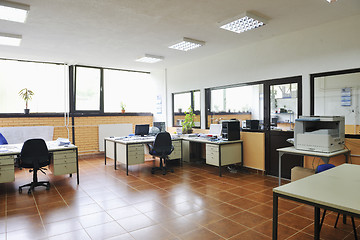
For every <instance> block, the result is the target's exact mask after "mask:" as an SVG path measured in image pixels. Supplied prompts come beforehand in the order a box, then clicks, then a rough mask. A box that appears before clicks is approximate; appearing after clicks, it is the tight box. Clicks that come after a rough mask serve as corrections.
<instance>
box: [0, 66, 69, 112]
mask: <svg viewBox="0 0 360 240" xmlns="http://www.w3.org/2000/svg"><path fill="white" fill-rule="evenodd" d="M0 69H1V71H0V86H2V87H1V88H0V113H23V112H24V109H25V102H24V100H22V99H21V98H20V96H19V94H18V93H19V91H20V90H21V89H23V88H27V89H30V90H31V91H33V92H34V95H33V97H32V100H30V101H29V106H28V108H29V109H30V113H44V112H47V113H50V112H51V113H53V112H64V111H66V109H67V108H68V106H67V105H65V99H66V97H65V96H66V94H67V89H66V87H65V86H66V84H65V83H67V78H65V76H66V71H67V67H65V66H64V65H59V64H50V63H38V62H25V61H16V60H0Z"/></svg>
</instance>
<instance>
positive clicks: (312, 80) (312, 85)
mask: <svg viewBox="0 0 360 240" xmlns="http://www.w3.org/2000/svg"><path fill="white" fill-rule="evenodd" d="M351 73H360V68H352V69H345V70H339V71H330V72H321V73H313V74H310V115H311V116H313V115H314V113H315V78H318V77H328V76H335V75H343V74H351ZM345 138H355V139H360V134H345Z"/></svg>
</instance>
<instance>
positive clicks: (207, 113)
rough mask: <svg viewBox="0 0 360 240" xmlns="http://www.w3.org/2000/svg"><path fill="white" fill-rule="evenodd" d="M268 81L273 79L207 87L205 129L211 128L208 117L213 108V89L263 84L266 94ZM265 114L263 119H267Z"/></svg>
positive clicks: (229, 113)
mask: <svg viewBox="0 0 360 240" xmlns="http://www.w3.org/2000/svg"><path fill="white" fill-rule="evenodd" d="M267 81H271V80H265V81H255V82H247V83H235V84H230V85H223V86H217V87H211V88H205V129H209V128H210V127H209V126H208V117H209V115H210V114H211V111H210V110H211V91H212V90H219V89H227V88H235V87H246V86H254V85H263V94H264V88H265V83H266V82H267ZM220 113H226V114H228V115H231V114H234V115H236V114H238V113H236V112H220ZM263 115H264V119H263V121H265V112H263ZM259 131H261V130H259Z"/></svg>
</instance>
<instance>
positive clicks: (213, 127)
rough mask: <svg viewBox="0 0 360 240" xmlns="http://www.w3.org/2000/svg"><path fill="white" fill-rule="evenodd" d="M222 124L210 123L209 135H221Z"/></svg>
mask: <svg viewBox="0 0 360 240" xmlns="http://www.w3.org/2000/svg"><path fill="white" fill-rule="evenodd" d="M221 130H222V125H221V124H210V130H209V135H213V136H217V137H219V136H221Z"/></svg>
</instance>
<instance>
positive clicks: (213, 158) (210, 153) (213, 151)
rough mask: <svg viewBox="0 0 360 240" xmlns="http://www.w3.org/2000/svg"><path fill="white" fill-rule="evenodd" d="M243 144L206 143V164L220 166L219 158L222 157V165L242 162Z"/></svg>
mask: <svg viewBox="0 0 360 240" xmlns="http://www.w3.org/2000/svg"><path fill="white" fill-rule="evenodd" d="M241 151H242V149H241V144H239V143H231V144H221V145H217V144H206V164H209V165H213V166H219V158H221V166H225V165H229V164H235V163H240V162H241V161H242V159H241Z"/></svg>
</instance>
